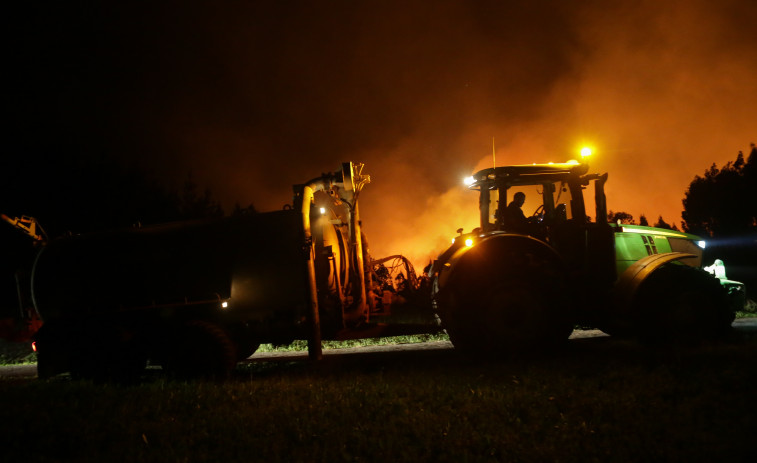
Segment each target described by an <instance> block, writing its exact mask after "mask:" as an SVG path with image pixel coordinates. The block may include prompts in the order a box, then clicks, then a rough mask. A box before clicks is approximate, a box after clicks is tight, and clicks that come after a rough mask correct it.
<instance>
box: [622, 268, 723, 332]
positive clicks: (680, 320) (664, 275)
mask: <svg viewBox="0 0 757 463" xmlns="http://www.w3.org/2000/svg"><path fill="white" fill-rule="evenodd" d="M634 302H635V304H634V307H635V310H634V311H633V314H632V319H633V320H634V323H633V324H634V327H635V330H636V332H637V335H638V336H639V337H640V338H642V339H643V340H646V341H652V342H671V343H678V342H683V343H686V342H697V341H702V340H708V339H719V338H723V337H724V336H726V335H727V334H728V333H729V332H730V330H731V323H732V322H733V319H734V312H733V310H732V308H731V307H730V305H729V303H728V299H727V294H726V291H725V290H724V289H723V288H722V286H721V285H720V282H719V281H718V280H717V279H716V278H714V277H712V276H711V275H710V274H708V273H706V272H704V271H702V270H699V269H697V268H694V267H690V266H687V265H677V264H668V265H666V266H663V267H661V268H660V269H659V270H657V271H655V272H654V273H652V274H651V275H650V276H649V278H648V279H647V281H644V282H643V283H642V285H641V286H640V287H639V291H638V294H637V296H636V298H635V300H634Z"/></svg>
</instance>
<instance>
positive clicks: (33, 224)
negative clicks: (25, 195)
mask: <svg viewBox="0 0 757 463" xmlns="http://www.w3.org/2000/svg"><path fill="white" fill-rule="evenodd" d="M0 218H2V219H3V220H4V221H6V222H8V223H9V224H11V226H13V227H15V228H18V229H19V230H21V231H22V232H24V234H26V235H28V236H29V237H31V239H33V240H34V241H35V242H37V243H45V242H46V241H47V233H45V230H43V229H42V226H41V225H40V224H39V222H37V219H35V218H34V217H28V216H25V215H22V216H21V218H19V217H15V218H13V219H11V218H10V217H8V216H7V215H5V214H0ZM37 231H39V233H37Z"/></svg>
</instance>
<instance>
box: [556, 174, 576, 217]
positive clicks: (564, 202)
mask: <svg viewBox="0 0 757 463" xmlns="http://www.w3.org/2000/svg"><path fill="white" fill-rule="evenodd" d="M553 187H554V188H553V192H552V198H553V199H552V203H553V204H554V213H553V215H552V217H553V218H554V220H555V221H565V220H570V219H572V218H573V208H572V203H571V199H572V196H571V194H570V188H568V184H567V183H565V182H555V183H554V184H553Z"/></svg>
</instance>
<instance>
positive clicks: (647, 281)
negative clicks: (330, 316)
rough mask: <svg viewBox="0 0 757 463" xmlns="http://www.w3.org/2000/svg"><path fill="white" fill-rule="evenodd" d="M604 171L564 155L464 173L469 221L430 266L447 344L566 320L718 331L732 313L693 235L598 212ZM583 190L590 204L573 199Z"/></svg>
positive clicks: (548, 329) (704, 333)
mask: <svg viewBox="0 0 757 463" xmlns="http://www.w3.org/2000/svg"><path fill="white" fill-rule="evenodd" d="M607 178H608V174H606V173H604V174H596V173H589V165H588V163H586V162H577V161H570V162H567V163H549V164H530V165H512V166H504V167H492V168H488V169H483V170H481V171H478V172H476V173H475V174H474V175H473V176H472V177H469V178H468V179H467V182H466V183H468V185H469V188H470V189H473V190H477V191H478V192H479V210H480V226H479V227H477V228H475V229H474V230H472V231H470V232H468V233H463V230H462V229H459V230H458V233H459V236H457V237H455V239H454V240H453V244H452V246H451V247H450V248H449V249H447V250H446V251H445V252H443V253H442V254H441V255H440V256H439V257H438V258H437V259H436V260H435V261H434V262H433V264H432V267H431V269H430V271H429V276H430V278H431V281H432V292H433V304H434V310H435V312H436V313H437V314H438V316H439V317H440V319H441V321H442V324H443V326H444V328H445V329H446V331H447V332H448V334H449V336H450V339H451V341H452V342H453V344H454V345H455V347H456V348H457V349H460V350H462V351H466V352H470V353H474V354H490V355H500V354H503V353H505V354H506V353H511V352H522V351H524V350H527V349H543V348H548V347H549V346H552V345H555V344H556V343H559V342H562V341H563V340H565V339H567V338H568V336H569V335H570V334H571V332H572V331H573V329H574V328H575V327H577V326H580V327H593V328H599V329H601V330H602V331H604V332H606V333H608V334H611V335H615V336H634V337H638V338H641V339H644V340H646V341H650V342H696V341H700V340H703V339H708V338H716V337H720V336H723V335H725V334H726V333H727V332H728V330H729V329H730V327H731V323H732V321H733V318H734V313H733V310H732V306H731V305H729V303H728V299H727V291H726V288H724V287H723V285H721V283H720V280H718V279H717V278H715V277H713V276H712V275H711V274H710V273H708V272H706V271H704V270H703V269H702V255H703V248H704V246H705V243H704V241H703V240H702V239H701V238H699V237H697V236H694V235H691V234H687V233H682V232H679V231H676V230H668V229H660V228H652V227H646V226H636V225H627V224H621V223H608V214H607V205H606V196H605V193H604V186H605V183H606V182H607ZM591 190H593V195H594V211H589V210H587V204H586V202H585V200H584V193H585V192H589V193H591ZM518 206H523V207H525V208H526V210H529V211H530V210H533V213H531V214H530V215H528V216H526V214H523V212H522V211H520V210H519V208H518ZM518 214H520V217H518ZM592 216H593V217H592ZM741 288H742V290H743V286H742V287H741Z"/></svg>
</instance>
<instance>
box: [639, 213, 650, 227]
mask: <svg viewBox="0 0 757 463" xmlns="http://www.w3.org/2000/svg"><path fill="white" fill-rule="evenodd" d="M639 225H643V226H645V227H648V226H649V221H648V220H647V216H646V215H644V214H641V215H640V216H639Z"/></svg>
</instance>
